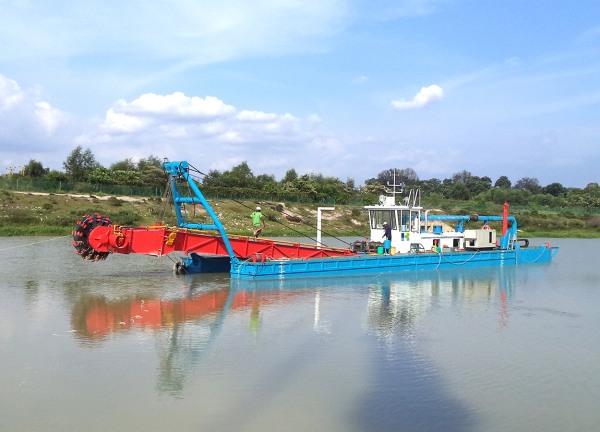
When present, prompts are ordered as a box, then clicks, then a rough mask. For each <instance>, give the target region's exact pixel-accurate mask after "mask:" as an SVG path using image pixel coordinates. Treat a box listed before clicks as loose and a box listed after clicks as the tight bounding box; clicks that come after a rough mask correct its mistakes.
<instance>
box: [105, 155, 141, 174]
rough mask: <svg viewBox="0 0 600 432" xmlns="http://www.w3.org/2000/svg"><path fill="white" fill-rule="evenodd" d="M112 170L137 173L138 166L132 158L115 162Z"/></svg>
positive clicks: (111, 167)
mask: <svg viewBox="0 0 600 432" xmlns="http://www.w3.org/2000/svg"><path fill="white" fill-rule="evenodd" d="M110 169H111V170H112V171H135V170H136V169H137V166H136V164H135V163H134V162H133V160H132V159H131V158H127V159H123V160H120V161H117V162H115V163H114V164H112V165H111V166H110Z"/></svg>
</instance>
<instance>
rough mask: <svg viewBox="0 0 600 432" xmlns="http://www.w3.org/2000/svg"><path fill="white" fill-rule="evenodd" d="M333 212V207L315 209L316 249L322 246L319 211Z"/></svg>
mask: <svg viewBox="0 0 600 432" xmlns="http://www.w3.org/2000/svg"><path fill="white" fill-rule="evenodd" d="M324 210H335V207H318V208H317V247H319V246H323V245H322V243H321V211H324Z"/></svg>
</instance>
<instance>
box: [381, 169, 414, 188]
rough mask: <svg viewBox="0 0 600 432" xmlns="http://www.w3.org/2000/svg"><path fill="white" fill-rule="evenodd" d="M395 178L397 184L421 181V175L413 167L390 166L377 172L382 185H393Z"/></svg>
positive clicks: (410, 183)
mask: <svg viewBox="0 0 600 432" xmlns="http://www.w3.org/2000/svg"><path fill="white" fill-rule="evenodd" d="M394 179H395V181H396V184H397V185H399V184H400V183H404V184H405V185H412V184H415V183H417V182H418V181H419V176H418V175H417V173H416V172H415V170H414V169H412V168H404V169H399V168H390V169H387V170H383V171H381V172H380V173H379V174H377V181H378V182H379V183H381V184H382V185H386V186H388V185H391V184H393V183H394Z"/></svg>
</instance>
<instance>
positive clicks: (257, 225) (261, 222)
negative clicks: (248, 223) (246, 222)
mask: <svg viewBox="0 0 600 432" xmlns="http://www.w3.org/2000/svg"><path fill="white" fill-rule="evenodd" d="M250 217H251V218H252V226H253V227H254V238H258V236H259V235H260V233H261V232H262V229H263V228H264V227H265V217H264V216H263V214H262V213H261V212H260V207H256V211H254V212H252V214H251V215H250Z"/></svg>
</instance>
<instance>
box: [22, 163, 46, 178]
mask: <svg viewBox="0 0 600 432" xmlns="http://www.w3.org/2000/svg"><path fill="white" fill-rule="evenodd" d="M48 171H49V170H48V169H47V168H44V166H43V165H42V163H41V162H38V161H36V160H34V159H31V160H30V161H29V163H28V164H27V165H25V167H24V168H23V175H25V176H26V177H31V178H36V179H39V178H42V177H43V176H44V175H46V174H47V173H48Z"/></svg>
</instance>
